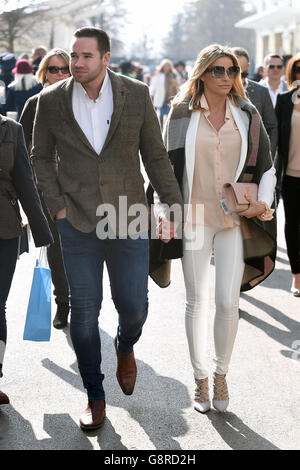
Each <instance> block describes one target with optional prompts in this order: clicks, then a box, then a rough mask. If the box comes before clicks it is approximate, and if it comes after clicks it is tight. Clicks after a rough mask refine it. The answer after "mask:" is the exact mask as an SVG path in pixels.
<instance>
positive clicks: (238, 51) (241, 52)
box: [231, 47, 250, 62]
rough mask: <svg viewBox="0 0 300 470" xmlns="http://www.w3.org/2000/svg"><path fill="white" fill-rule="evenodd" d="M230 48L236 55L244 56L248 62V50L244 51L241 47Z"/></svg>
mask: <svg viewBox="0 0 300 470" xmlns="http://www.w3.org/2000/svg"><path fill="white" fill-rule="evenodd" d="M231 50H232V52H233V53H234V55H236V56H237V57H245V59H247V60H248V62H250V57H249V54H248V51H246V49H244V48H243V47H231Z"/></svg>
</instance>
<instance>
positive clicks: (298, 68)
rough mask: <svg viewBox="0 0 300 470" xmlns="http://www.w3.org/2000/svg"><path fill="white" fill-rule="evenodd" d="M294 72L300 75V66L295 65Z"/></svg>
mask: <svg viewBox="0 0 300 470" xmlns="http://www.w3.org/2000/svg"><path fill="white" fill-rule="evenodd" d="M293 71H294V72H296V73H300V66H299V65H294V67H293Z"/></svg>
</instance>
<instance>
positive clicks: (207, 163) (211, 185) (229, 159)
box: [191, 94, 242, 228]
mask: <svg viewBox="0 0 300 470" xmlns="http://www.w3.org/2000/svg"><path fill="white" fill-rule="evenodd" d="M201 107H202V111H201V114H200V119H199V125H198V130H197V137H196V149H195V166H194V179H193V187H192V195H191V206H192V207H191V209H192V223H193V224H199V223H200V224H201V223H202V224H203V221H199V220H196V204H203V205H204V225H206V226H210V227H220V228H230V227H234V226H236V225H237V224H236V222H235V221H234V219H233V217H232V215H231V214H229V215H225V214H224V212H223V209H222V208H221V205H220V200H221V199H222V188H223V184H225V183H229V182H233V181H234V178H235V174H236V170H237V167H238V164H239V160H240V153H241V144H242V139H241V135H240V133H239V130H238V128H237V126H236V124H235V121H234V119H233V116H232V113H231V110H230V106H229V103H228V100H227V104H226V113H225V122H224V125H223V126H222V127H221V129H220V130H219V131H217V130H216V129H215V128H214V127H213V125H212V124H211V123H210V121H209V114H210V112H209V108H208V104H207V101H206V98H205V96H204V94H203V95H202V98H201Z"/></svg>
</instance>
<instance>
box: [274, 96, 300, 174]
mask: <svg viewBox="0 0 300 470" xmlns="http://www.w3.org/2000/svg"><path fill="white" fill-rule="evenodd" d="M295 91H296V90H291V91H287V92H285V93H282V94H280V95H278V96H277V103H276V108H275V112H276V115H277V121H278V162H277V163H278V167H279V168H280V174H279V175H278V176H279V177H280V178H281V177H282V176H283V175H284V174H285V172H286V169H287V165H288V159H289V148H290V135H291V120H292V114H293V110H294V103H293V100H292V97H293V94H294V93H295Z"/></svg>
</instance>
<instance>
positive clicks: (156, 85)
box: [150, 73, 166, 108]
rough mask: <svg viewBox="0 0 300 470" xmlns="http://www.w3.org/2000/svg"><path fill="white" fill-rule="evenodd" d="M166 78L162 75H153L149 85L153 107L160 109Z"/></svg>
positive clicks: (163, 99) (164, 95)
mask: <svg viewBox="0 0 300 470" xmlns="http://www.w3.org/2000/svg"><path fill="white" fill-rule="evenodd" d="M165 82H166V76H165V74H164V73H158V74H156V75H154V76H153V77H152V79H151V83H150V95H151V97H152V99H153V105H154V106H155V107H156V108H160V107H161V106H162V105H163V104H164V101H165V97H166V85H165Z"/></svg>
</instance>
